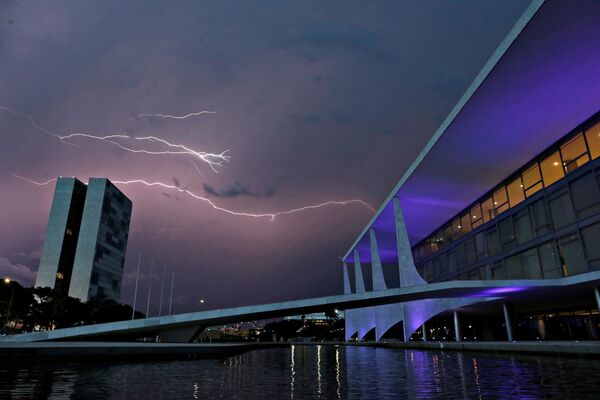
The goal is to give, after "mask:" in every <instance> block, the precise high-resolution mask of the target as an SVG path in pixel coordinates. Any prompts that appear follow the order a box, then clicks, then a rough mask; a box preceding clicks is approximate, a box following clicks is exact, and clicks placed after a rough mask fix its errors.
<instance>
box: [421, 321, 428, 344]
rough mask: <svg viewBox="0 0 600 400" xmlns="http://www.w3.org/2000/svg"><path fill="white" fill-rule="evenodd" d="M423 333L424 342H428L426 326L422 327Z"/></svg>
mask: <svg viewBox="0 0 600 400" xmlns="http://www.w3.org/2000/svg"><path fill="white" fill-rule="evenodd" d="M421 331H422V334H423V341H424V342H426V341H427V326H426V325H425V324H423V325H421Z"/></svg>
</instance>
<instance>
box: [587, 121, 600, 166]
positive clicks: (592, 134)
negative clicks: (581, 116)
mask: <svg viewBox="0 0 600 400" xmlns="http://www.w3.org/2000/svg"><path fill="white" fill-rule="evenodd" d="M585 138H586V139H587V142H588V146H589V148H590V153H591V154H592V158H593V159H595V158H597V157H598V156H600V122H598V123H597V124H596V125H594V126H592V127H591V128H590V129H588V130H587V131H585Z"/></svg>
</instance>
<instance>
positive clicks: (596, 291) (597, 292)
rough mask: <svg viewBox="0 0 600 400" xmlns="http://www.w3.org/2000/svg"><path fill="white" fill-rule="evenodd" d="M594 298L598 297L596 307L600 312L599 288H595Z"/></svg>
mask: <svg viewBox="0 0 600 400" xmlns="http://www.w3.org/2000/svg"><path fill="white" fill-rule="evenodd" d="M594 297H596V307H598V311H600V289H598V286H596V287H595V288H594Z"/></svg>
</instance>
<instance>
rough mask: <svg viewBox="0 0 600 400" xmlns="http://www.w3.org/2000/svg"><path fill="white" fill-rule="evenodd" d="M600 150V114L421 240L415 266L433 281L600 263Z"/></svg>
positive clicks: (559, 272)
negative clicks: (598, 120) (595, 121)
mask: <svg viewBox="0 0 600 400" xmlns="http://www.w3.org/2000/svg"><path fill="white" fill-rule="evenodd" d="M596 117H597V116H596ZM597 158H600V122H598V123H593V124H588V125H587V128H586V125H585V124H584V125H583V128H582V129H578V130H576V131H574V132H573V133H571V134H569V135H567V136H565V137H564V138H563V139H562V140H561V141H559V142H557V143H556V144H555V145H553V146H551V147H550V148H549V149H547V150H546V151H544V152H543V153H542V154H540V156H539V157H536V159H535V160H534V161H533V162H530V163H528V164H527V165H526V166H525V167H523V168H522V169H520V170H519V171H517V172H516V173H515V174H514V175H512V176H511V177H509V178H508V179H506V180H505V181H504V182H502V183H501V184H499V185H497V186H496V187H495V188H493V189H492V190H491V191H490V192H488V193H487V194H486V195H484V196H482V197H481V198H480V199H478V201H476V202H474V203H473V204H471V205H470V206H469V207H467V208H466V209H465V210H463V211H462V212H461V213H459V214H458V215H457V216H456V217H455V218H453V219H452V220H451V221H450V222H449V223H447V224H444V225H443V226H442V227H441V228H440V229H438V230H437V231H436V232H435V233H434V234H433V235H431V236H430V237H428V238H427V239H425V240H423V241H421V242H420V243H418V244H417V245H416V246H415V247H414V248H413V254H415V263H416V265H417V269H418V270H419V272H420V273H421V274H422V275H423V276H424V277H425V278H426V279H427V280H429V281H442V280H451V279H542V278H557V277H563V276H570V275H575V274H580V273H584V272H588V271H591V270H598V269H600V250H599V249H600V161H595V160H596V159H597ZM591 161H593V162H591ZM438 257H441V258H440V260H439V261H437V260H436V259H437V258H438ZM438 265H439V267H438ZM476 277H479V278H476Z"/></svg>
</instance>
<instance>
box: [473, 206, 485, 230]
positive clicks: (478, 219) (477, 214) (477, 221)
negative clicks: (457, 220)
mask: <svg viewBox="0 0 600 400" xmlns="http://www.w3.org/2000/svg"><path fill="white" fill-rule="evenodd" d="M482 223H483V218H482V214H481V206H480V204H479V203H477V204H475V205H474V206H473V207H471V224H472V225H473V228H476V227H478V226H479V225H481V224H482Z"/></svg>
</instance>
